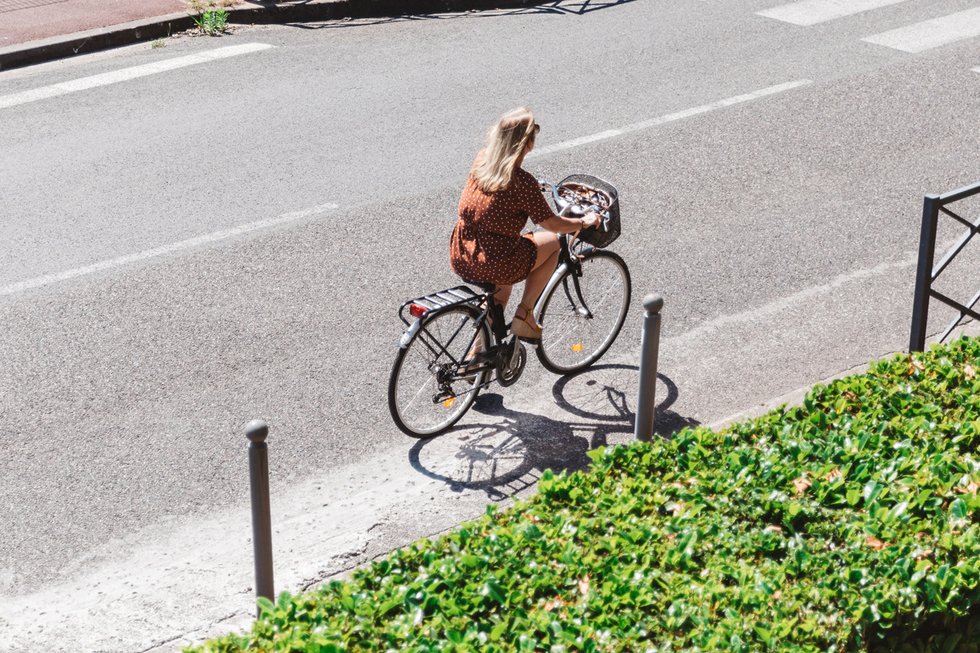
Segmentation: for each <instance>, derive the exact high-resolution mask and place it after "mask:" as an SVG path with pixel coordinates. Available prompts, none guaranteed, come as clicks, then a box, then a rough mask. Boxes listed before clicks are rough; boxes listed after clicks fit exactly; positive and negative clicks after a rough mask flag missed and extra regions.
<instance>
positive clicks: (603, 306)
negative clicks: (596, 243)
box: [535, 250, 632, 374]
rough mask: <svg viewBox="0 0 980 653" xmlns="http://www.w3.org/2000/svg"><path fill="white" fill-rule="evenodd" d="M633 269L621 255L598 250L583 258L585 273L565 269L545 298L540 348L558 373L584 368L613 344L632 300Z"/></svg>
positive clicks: (544, 362) (541, 356)
mask: <svg viewBox="0 0 980 653" xmlns="http://www.w3.org/2000/svg"><path fill="white" fill-rule="evenodd" d="M631 292H632V287H631V283H630V273H629V269H628V268H627V267H626V263H625V262H624V261H623V259H622V258H620V257H619V255H617V254H614V253H612V252H605V251H602V250H595V251H592V252H590V253H588V254H586V255H585V258H584V259H583V260H582V276H581V277H580V278H576V277H575V273H574V272H573V271H571V270H566V271H565V272H564V273H563V274H562V277H561V279H560V280H559V281H558V283H556V284H554V285H553V286H552V287H551V290H550V291H548V294H547V295H546V296H545V297H544V300H543V302H542V304H541V312H540V314H539V315H538V323H539V324H540V325H541V326H542V327H543V331H542V334H541V343H540V344H539V345H538V347H537V349H536V350H535V351H536V353H537V355H538V360H540V361H541V364H542V365H543V366H544V367H545V369H547V370H549V371H551V372H554V373H555V374H569V373H571V372H578V371H580V370H584V369H585V368H586V367H588V366H589V365H592V364H593V363H595V362H596V361H597V360H599V358H601V357H602V355H603V354H605V353H606V351H607V350H608V349H609V347H610V346H611V345H612V343H613V341H615V340H616V336H618V335H619V332H620V330H621V329H622V328H623V322H624V321H625V320H626V313H627V311H629V306H630V293H631Z"/></svg>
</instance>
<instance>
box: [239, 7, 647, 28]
mask: <svg viewBox="0 0 980 653" xmlns="http://www.w3.org/2000/svg"><path fill="white" fill-rule="evenodd" d="M256 1H258V2H259V4H269V5H270V6H272V5H274V4H275V2H274V1H271V0H270V2H268V3H265V2H262V0H256ZM629 2H635V0H605V1H603V2H597V1H595V0H579V1H578V2H570V1H567V0H551V1H550V2H541V3H538V4H535V5H531V6H528V7H518V8H513V9H485V10H479V11H478V13H474V12H458V13H451V14H437V13H417V14H406V15H404V16H385V17H379V18H375V17H370V16H365V17H357V18H344V19H341V20H332V21H329V22H326V21H325V22H323V23H319V24H310V23H295V22H286V23H283V25H285V26H287V27H296V28H298V29H309V30H318V29H337V28H344V27H368V26H371V25H383V24H386V23H401V22H405V21H419V20H448V19H453V18H463V17H474V16H475V17H478V18H495V17H500V16H528V15H534V14H564V15H570V16H583V15H585V14H588V13H591V12H593V11H599V10H600V9H609V8H611V7H616V6H619V5H624V4H627V3H629ZM309 3H310V0H298V1H297V2H293V3H290V4H291V5H305V4H309Z"/></svg>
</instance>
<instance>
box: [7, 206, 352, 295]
mask: <svg viewBox="0 0 980 653" xmlns="http://www.w3.org/2000/svg"><path fill="white" fill-rule="evenodd" d="M336 208H338V206H337V205H336V204H320V205H318V206H314V207H312V208H308V209H303V210H301V211H294V212H292V213H285V214H283V215H280V216H278V217H275V218H267V219H265V220H259V221H258V222H250V223H248V224H243V225H239V226H237V227H231V228H230V229H223V230H221V231H215V232H214V233H210V234H204V235H202V236H195V237H194V238H188V239H187V240H182V241H180V242H177V243H172V244H170V245H163V246H160V247H154V248H153V249H147V250H143V251H142V252H137V253H135V254H126V255H125V256H119V257H116V258H113V259H107V260H104V261H99V262H97V263H92V264H91V265H85V266H82V267H80V268H73V269H71V270H65V271H64V272H58V273H55V274H47V275H44V276H42V277H35V278H33V279H27V280H26V281H19V282H17V283H12V284H10V285H8V286H2V287H0V297H3V296H5V295H14V294H16V293H19V292H23V291H25V290H30V289H32V288H40V287H41V286H46V285H48V284H52V283H57V282H59V281H67V280H68V279H74V278H76V277H83V276H86V275H89V274H94V273H96V272H102V271H104V270H111V269H113V268H118V267H120V266H123V265H129V264H130V263H136V262H139V261H146V260H148V259H152V258H158V257H160V256H164V255H166V254H173V253H174V252H179V251H182V250H187V249H192V248H196V247H200V246H201V245H208V244H211V243H216V242H218V241H221V240H227V239H229V238H234V237H236V236H241V235H244V234H247V233H250V232H253V231H258V230H260V229H268V228H270V227H276V226H279V225H283V224H287V223H289V222H295V221H297V220H302V219H304V218H309V217H312V216H314V215H318V214H320V213H326V212H327V211H332V210H334V209H336Z"/></svg>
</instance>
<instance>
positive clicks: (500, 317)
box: [487, 288, 507, 342]
mask: <svg viewBox="0 0 980 653" xmlns="http://www.w3.org/2000/svg"><path fill="white" fill-rule="evenodd" d="M496 291H497V289H496V288H489V289H487V307H488V308H489V309H490V328H491V329H493V335H494V338H496V340H497V342H503V341H504V338H506V337H507V325H506V324H505V323H504V309H503V307H502V306H501V305H500V304H498V303H497V300H496V298H495V297H494V295H495V294H496Z"/></svg>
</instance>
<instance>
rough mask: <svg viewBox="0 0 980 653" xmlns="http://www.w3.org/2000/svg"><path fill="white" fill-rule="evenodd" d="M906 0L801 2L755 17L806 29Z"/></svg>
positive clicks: (805, 0)
mask: <svg viewBox="0 0 980 653" xmlns="http://www.w3.org/2000/svg"><path fill="white" fill-rule="evenodd" d="M905 1H906V0H803V1H802V2H791V3H789V4H785V5H780V6H778V7H773V8H771V9H763V10H762V11H757V12H755V13H756V15H757V16H764V17H766V18H773V19H775V20H781V21H783V22H784V23H792V24H794V25H802V26H804V27H808V26H810V25H816V24H817V23H825V22H827V21H828V20H835V19H837V18H844V17H846V16H851V15H853V14H859V13H862V12H865V11H871V10H872V9H879V8H881V7H887V6H888V5H896V4H898V3H900V2H905Z"/></svg>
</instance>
